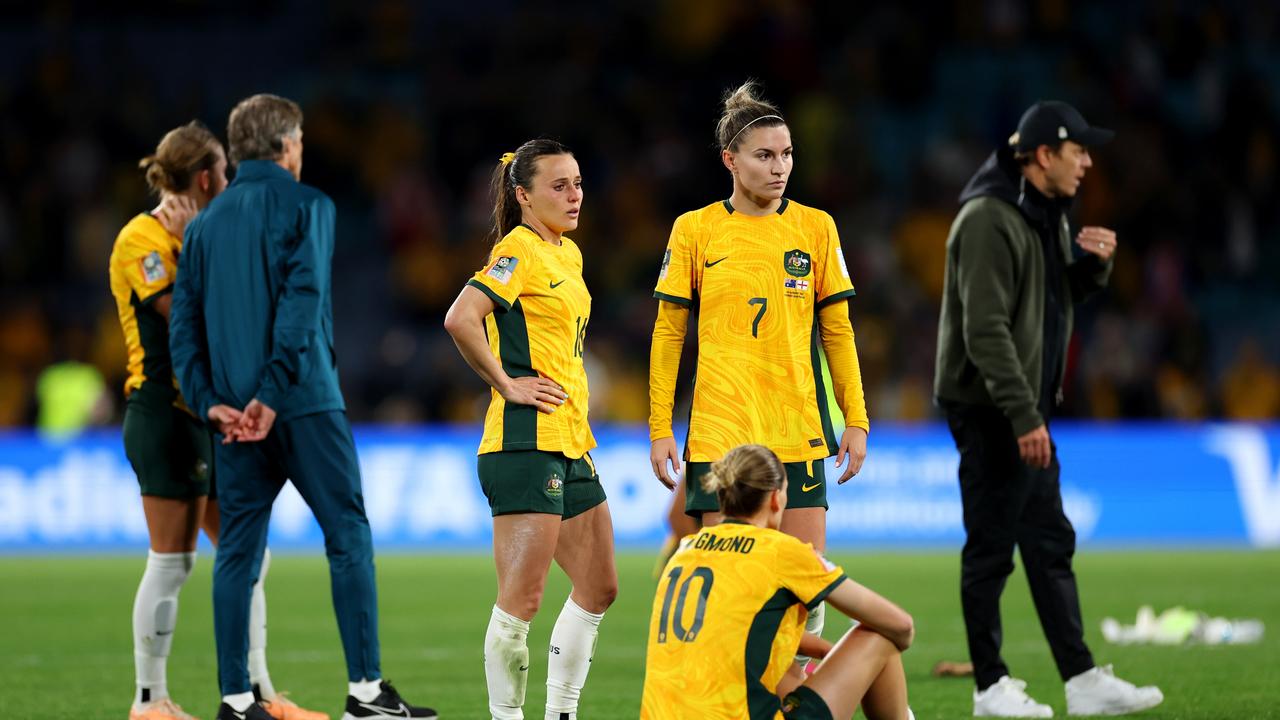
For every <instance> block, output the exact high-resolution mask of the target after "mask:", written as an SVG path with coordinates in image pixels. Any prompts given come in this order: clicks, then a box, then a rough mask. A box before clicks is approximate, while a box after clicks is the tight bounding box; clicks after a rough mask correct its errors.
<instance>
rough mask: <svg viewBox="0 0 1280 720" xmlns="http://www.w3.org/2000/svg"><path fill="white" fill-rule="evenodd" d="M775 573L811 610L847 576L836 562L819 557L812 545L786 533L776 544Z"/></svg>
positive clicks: (781, 583) (780, 582)
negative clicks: (784, 538) (784, 537)
mask: <svg viewBox="0 0 1280 720" xmlns="http://www.w3.org/2000/svg"><path fill="white" fill-rule="evenodd" d="M775 572H777V574H778V582H779V584H780V585H782V587H785V588H786V589H788V590H790V591H791V594H793V595H795V596H796V597H797V598H799V600H800V602H801V603H803V604H804V606H805V608H806V609H809V610H812V609H814V608H816V607H818V605H820V604H822V601H823V600H826V599H827V596H828V595H830V594H831V591H832V590H835V589H836V587H837V586H839V585H840V583H842V582H844V581H845V580H847V579H848V576H847V575H845V574H844V570H842V569H841V568H840V566H839V565H836V564H835V563H833V562H831V561H830V560H828V559H826V558H824V557H822V555H821V554H819V553H818V551H817V550H814V549H813V546H812V545H810V544H809V543H806V542H801V541H799V540H797V539H795V538H793V537H791V536H790V535H788V536H787V537H786V540H783V541H782V542H780V543H779V544H778V558H777V567H776V568H775Z"/></svg>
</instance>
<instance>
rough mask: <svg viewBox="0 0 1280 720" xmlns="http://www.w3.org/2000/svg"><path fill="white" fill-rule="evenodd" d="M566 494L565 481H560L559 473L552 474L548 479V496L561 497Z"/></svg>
mask: <svg viewBox="0 0 1280 720" xmlns="http://www.w3.org/2000/svg"><path fill="white" fill-rule="evenodd" d="M563 494H564V481H563V480H561V479H560V475H559V474H558V473H551V477H549V478H547V496H548V497H560V496H561V495H563Z"/></svg>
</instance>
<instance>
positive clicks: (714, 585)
mask: <svg viewBox="0 0 1280 720" xmlns="http://www.w3.org/2000/svg"><path fill="white" fill-rule="evenodd" d="M845 579H846V578H845V574H844V571H843V570H841V569H840V568H839V567H837V566H836V565H833V564H832V563H830V562H828V561H827V560H826V559H824V558H823V557H822V556H821V555H819V554H818V553H817V551H815V550H814V549H813V546H812V545H810V544H808V543H804V542H801V541H799V540H797V539H795V538H793V537H791V536H790V535H785V534H783V533H781V532H778V531H777V530H770V529H769V528H762V527H757V526H755V525H747V524H744V523H737V522H733V521H725V522H724V523H722V524H720V525H716V526H714V527H709V528H704V529H703V530H702V531H701V532H699V533H697V534H696V535H690V536H688V537H686V538H684V539H683V540H681V541H680V548H679V549H678V550H677V551H676V553H675V555H672V556H671V560H670V561H669V562H668V563H667V566H666V568H664V569H663V572H662V579H661V580H660V581H659V582H658V590H657V592H656V593H655V594H654V597H653V612H652V614H651V616H650V618H649V647H648V650H647V651H646V653H645V675H644V695H643V698H642V700H641V703H640V717H641V718H642V719H644V720H668V719H669V720H684V719H686V718H701V719H703V720H712V719H714V718H724V719H725V720H728V719H730V718H732V719H733V720H739V719H740V718H751V720H763V719H764V718H769V719H770V720H773V719H774V718H782V712H781V707H782V701H781V699H779V698H778V696H777V695H776V694H775V692H776V690H777V687H778V681H779V680H780V679H781V678H782V676H783V674H784V673H785V672H786V671H787V666H788V665H790V664H791V663H792V662H794V660H795V654H796V650H797V649H798V648H799V646H800V637H801V635H802V634H803V633H804V623H805V618H806V617H807V610H812V609H813V608H816V607H817V606H818V605H819V604H820V603H822V601H823V600H824V599H825V598H826V597H827V595H829V594H830V593H831V591H832V590H835V588H836V586H838V585H839V584H840V583H841V582H844V580H845Z"/></svg>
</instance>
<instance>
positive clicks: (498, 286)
mask: <svg viewBox="0 0 1280 720" xmlns="http://www.w3.org/2000/svg"><path fill="white" fill-rule="evenodd" d="M536 259H537V258H535V257H534V256H533V253H532V252H530V249H529V246H528V244H527V243H525V242H523V241H522V240H521V239H519V238H518V237H515V236H514V235H507V236H506V237H505V238H503V239H502V241H501V242H499V243H498V244H497V245H495V246H493V252H491V253H489V262H488V264H486V265H485V266H484V267H483V268H481V269H480V270H479V271H478V272H477V273H476V274H475V275H474V276H473V277H472V278H471V279H470V280H468V281H467V284H468V285H470V286H471V287H474V288H475V289H477V290H479V291H481V292H483V293H484V294H485V295H488V296H489V299H490V300H492V301H493V303H494V305H497V306H498V310H499V311H500V312H506V311H507V310H510V309H511V306H512V304H514V303H515V301H516V298H518V297H520V291H521V290H523V289H524V284H525V281H526V279H527V278H529V277H530V276H531V275H532V274H533V263H534V261H535V260H536Z"/></svg>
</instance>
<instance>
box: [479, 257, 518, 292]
mask: <svg viewBox="0 0 1280 720" xmlns="http://www.w3.org/2000/svg"><path fill="white" fill-rule="evenodd" d="M519 263H520V259H519V258H514V257H511V256H508V255H504V256H502V257H500V258H498V259H497V260H495V261H494V263H493V267H491V268H489V272H487V273H485V274H486V275H488V276H489V277H491V278H493V279H494V280H497V281H498V282H500V283H502V284H503V285H506V284H507V283H509V282H511V274H512V273H514V272H515V271H516V265H518V264H519Z"/></svg>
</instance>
